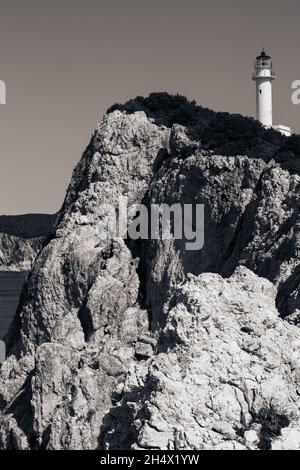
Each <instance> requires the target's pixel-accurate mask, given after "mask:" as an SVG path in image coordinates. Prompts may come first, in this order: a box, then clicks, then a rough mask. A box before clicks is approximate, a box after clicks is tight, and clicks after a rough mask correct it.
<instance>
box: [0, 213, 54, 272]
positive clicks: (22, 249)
mask: <svg viewBox="0 0 300 470" xmlns="http://www.w3.org/2000/svg"><path fill="white" fill-rule="evenodd" d="M54 222H55V216H53V215H46V214H26V215H16V216H5V215H2V216H0V270H1V271H29V269H30V268H31V267H32V265H33V262H34V260H35V258H36V255H37V253H38V252H39V251H40V250H41V248H42V246H43V243H44V240H45V239H46V237H47V236H48V235H49V233H50V232H51V230H52V227H53V225H54Z"/></svg>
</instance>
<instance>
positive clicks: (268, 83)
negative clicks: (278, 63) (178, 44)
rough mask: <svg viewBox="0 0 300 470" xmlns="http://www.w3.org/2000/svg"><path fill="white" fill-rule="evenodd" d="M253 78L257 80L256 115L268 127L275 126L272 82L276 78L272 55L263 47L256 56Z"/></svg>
mask: <svg viewBox="0 0 300 470" xmlns="http://www.w3.org/2000/svg"><path fill="white" fill-rule="evenodd" d="M252 78H253V80H254V81H255V82H256V117H257V119H258V120H259V121H260V122H261V123H262V124H263V125H264V126H266V127H272V126H273V105H272V82H273V80H275V78H276V77H275V74H274V72H273V65H272V60H271V57H270V56H269V55H268V54H266V52H265V50H264V49H263V50H262V52H261V54H260V55H259V56H257V57H256V62H255V65H254V73H253V77H252Z"/></svg>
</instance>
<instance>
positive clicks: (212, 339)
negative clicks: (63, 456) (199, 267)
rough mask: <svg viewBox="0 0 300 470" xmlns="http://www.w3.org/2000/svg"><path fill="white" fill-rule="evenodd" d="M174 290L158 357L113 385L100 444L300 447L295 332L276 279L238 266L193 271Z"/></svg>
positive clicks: (299, 354)
mask: <svg viewBox="0 0 300 470" xmlns="http://www.w3.org/2000/svg"><path fill="white" fill-rule="evenodd" d="M174 294H175V295H176V299H177V303H176V306H174V307H173V308H171V309H170V310H169V311H168V315H167V321H166V326H165V328H164V329H163V330H162V332H161V335H160V338H159V343H158V348H157V354H156V356H155V357H154V358H151V359H148V360H147V361H143V362H140V363H138V364H132V366H131V368H130V370H129V373H128V375H127V378H126V380H125V382H124V384H120V385H119V390H121V396H120V398H119V401H118V402H117V403H116V404H115V406H114V407H113V408H112V410H111V413H110V415H109V419H107V420H106V422H107V425H106V429H104V430H103V432H102V445H103V447H106V448H109V449H120V448H124V447H125V448H126V447H129V446H132V447H133V448H135V449H144V448H163V449H174V448H175V449H178V450H180V449H182V450H188V449H201V450H202V449H203V450H217V449H230V450H243V449H244V450H246V449H251V450H258V449H264V450H266V449H271V448H273V449H293V450H296V449H300V409H299V407H300V401H299V374H300V330H299V329H298V330H295V327H294V326H291V325H289V324H288V323H287V322H284V321H283V320H281V319H279V317H278V312H277V310H276V307H275V295H276V289H275V287H274V285H273V284H271V283H270V282H269V281H267V280H266V279H263V278H258V277H257V276H256V275H255V274H253V273H252V272H251V271H249V270H247V269H246V268H244V267H240V268H238V269H237V270H236V271H235V273H234V275H233V276H232V277H230V278H229V279H224V278H222V277H221V276H220V275H217V274H209V273H206V274H202V275H200V276H198V277H193V276H192V275H189V276H188V281H186V282H185V283H183V285H181V286H179V287H177V289H175V292H174ZM170 344H173V347H171V348H170V347H168V349H167V350H166V347H167V346H169V345H170Z"/></svg>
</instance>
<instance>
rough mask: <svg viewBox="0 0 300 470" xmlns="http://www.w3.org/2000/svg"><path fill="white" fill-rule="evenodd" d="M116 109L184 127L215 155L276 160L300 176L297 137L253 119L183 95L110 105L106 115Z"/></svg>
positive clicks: (156, 95)
mask: <svg viewBox="0 0 300 470" xmlns="http://www.w3.org/2000/svg"><path fill="white" fill-rule="evenodd" d="M115 110H120V111H122V112H126V113H128V114H131V113H134V112H136V111H144V112H145V113H146V115H147V116H148V117H149V118H152V119H154V120H155V122H156V124H158V125H164V126H167V127H172V125H173V124H175V123H177V124H181V125H183V126H186V127H188V132H189V134H190V136H191V137H192V138H193V139H196V140H198V141H201V143H202V146H203V148H204V149H206V150H211V151H213V152H214V153H217V154H220V155H232V156H235V155H248V156H250V157H255V158H262V159H264V160H265V161H266V162H268V161H270V160H272V159H275V160H276V161H277V162H278V163H280V164H281V166H282V167H284V168H285V169H287V170H289V171H291V172H297V173H298V172H299V173H300V136H298V135H294V136H292V137H289V138H288V137H284V136H282V135H281V134H280V133H279V132H277V131H275V130H273V129H265V128H264V127H263V126H262V125H261V124H260V122H258V121H257V120H255V119H253V118H250V117H244V116H241V115H240V114H229V113H221V112H215V111H212V110H210V109H207V108H203V107H202V106H199V105H197V104H196V102H195V101H189V100H188V99H187V98H186V97H184V96H180V95H170V94H168V93H151V94H150V95H149V96H148V97H146V98H143V97H142V96H138V97H137V98H135V99H133V100H130V101H128V102H127V103H125V104H115V105H113V106H112V107H111V108H109V110H108V111H107V112H108V113H111V112H113V111H115Z"/></svg>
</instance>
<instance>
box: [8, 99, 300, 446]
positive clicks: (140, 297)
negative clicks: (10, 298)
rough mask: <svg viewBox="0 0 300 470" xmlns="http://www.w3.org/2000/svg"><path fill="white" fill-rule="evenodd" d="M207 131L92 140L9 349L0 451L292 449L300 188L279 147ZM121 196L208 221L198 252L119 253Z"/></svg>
mask: <svg viewBox="0 0 300 470" xmlns="http://www.w3.org/2000/svg"><path fill="white" fill-rule="evenodd" d="M131 107H132V106H131ZM185 116H186V114H185ZM211 119H214V115H213V113H212V112H208V111H205V112H203V113H202V114H201V116H200V118H199V119H198V118H197V122H196V123H195V122H191V125H188V123H184V124H185V125H183V123H182V120H181V119H179V118H176V117H175V119H173V121H175V122H170V121H168V122H166V120H165V119H164V116H163V115H162V114H159V115H158V113H157V109H156V114H155V113H154V114H153V113H152V114H151V113H148V112H145V111H143V110H142V111H141V110H136V109H130V110H128V109H127V110H126V109H112V110H111V112H109V113H108V114H107V115H106V116H105V117H104V119H103V122H102V124H101V126H100V127H99V129H98V130H97V131H95V133H94V134H93V137H92V139H91V142H90V144H89V145H88V147H87V149H86V151H85V152H84V154H83V156H82V159H81V160H80V162H79V164H78V165H77V167H76V169H75V170H74V173H73V176H72V181H71V184H70V186H69V190H68V193H67V196H66V200H65V202H64V204H63V207H62V210H61V211H60V214H59V217H58V219H57V224H56V227H55V231H54V233H53V235H52V237H51V238H49V239H48V243H47V245H46V246H45V247H44V248H43V250H42V251H41V252H40V254H39V255H38V258H37V259H36V261H35V264H34V266H33V269H32V271H31V272H30V274H29V276H28V279H27V282H26V285H25V287H24V289H23V293H22V298H21V302H20V305H19V308H18V312H17V315H16V317H15V319H14V322H13V325H12V327H11V330H10V332H9V334H8V336H7V338H6V343H7V349H8V354H9V356H8V359H7V361H6V362H5V363H4V364H3V366H2V368H1V376H0V407H1V424H0V447H1V448H2V449H96V448H106V449H107V448H112V449H116V448H121V449H127V448H163V449H166V448H176V449H194V448H196V449H202V448H205V449H221V448H226V449H227V448H229V449H277V448H300V410H299V407H300V400H299V385H298V383H299V374H300V333H299V329H298V327H297V323H298V321H299V309H300V297H299V281H300V278H299V270H298V259H299V248H300V246H299V224H300V216H299V202H298V190H299V183H300V177H299V175H298V171H297V166H296V165H294V164H293V165H292V166H291V165H288V164H287V161H288V158H290V155H289V157H287V161H285V162H284V163H282V161H281V158H279V157H278V151H277V150H278V149H277V147H276V149H277V150H276V149H275V145H274V146H273V147H274V148H273V151H274V152H275V151H276V152H277V153H276V155H273V156H272V157H269V156H268V157H267V156H266V154H264V153H263V154H259V153H257V152H254V154H251V152H249V155H246V154H245V155H235V154H233V155H228V152H226V151H224V154H223V155H222V154H220V153H219V152H217V150H215V151H214V150H213V149H212V148H211V146H209V145H208V144H207V137H205V132H207V129H208V126H209V125H210V124H209V123H210V122H211ZM224 119H225V122H226V118H224ZM241 119H242V118H241ZM241 122H242V128H243V126H244V127H245V126H246V127H247V126H248V124H249V125H250V126H252V127H253V126H254V127H253V129H252V128H251V129H252V132H253V135H254V136H255V135H256V134H255V133H256V132H257V133H258V134H259V135H260V136H261V135H262V137H263V138H264V137H265V136H266V139H268V138H269V136H270V135H272V136H274V134H272V133H271V134H270V133H269V131H265V130H263V129H261V128H260V127H259V125H258V124H256V123H255V124H253V123H252V122H250V121H247V120H245V122H246V124H245V122H244V120H243V119H242V121H241ZM199 129H200V130H201V132H200V131H199ZM203 132H204V133H203ZM236 132H240V133H243V130H242V129H241V128H240V127H239V126H238V127H237V129H236V130H235V133H234V135H235V136H236ZM206 136H207V134H206ZM238 137H239V139H240V140H241V139H245V135H244V134H243V135H239V134H238ZM235 138H236V137H235ZM272 138H273V137H272ZM274 138H275V139H277V136H276V135H275V137H274ZM287 140H288V139H287ZM289 142H290V141H289V140H288V144H287V143H286V140H284V141H280V143H279V144H280V145H283V146H285V148H286V146H287V145H289ZM279 144H278V142H277V143H276V145H277V146H278V145H279ZM270 145H271V144H270ZM253 146H254V144H253ZM251 148H252V147H251ZM262 148H263V149H266V148H269V147H266V146H264V145H263V146H262ZM216 149H217V146H216ZM232 153H234V152H232ZM273 157H274V158H273ZM120 196H122V197H125V196H126V197H127V198H128V203H129V204H133V203H140V202H143V203H144V204H145V205H150V204H152V203H157V204H161V203H168V204H171V203H177V202H178V203H180V204H182V203H187V204H195V203H201V204H204V206H205V244H204V247H203V249H202V250H198V251H187V250H186V249H185V245H184V243H183V242H184V241H183V240H182V241H181V240H176V239H174V238H170V239H168V240H143V241H141V240H136V241H134V240H130V239H124V238H122V237H114V238H113V239H111V238H110V236H109V234H108V226H107V214H108V211H109V207H108V205H110V206H111V205H113V206H115V207H118V203H119V197H120ZM133 217H134V214H131V215H130V217H129V221H128V223H129V224H130V223H131V222H132V219H133ZM105 234H107V236H106V237H105V236H104V235H105ZM264 278H267V279H264ZM280 316H281V317H282V318H280ZM283 317H286V319H283Z"/></svg>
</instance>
